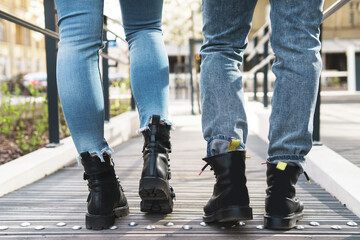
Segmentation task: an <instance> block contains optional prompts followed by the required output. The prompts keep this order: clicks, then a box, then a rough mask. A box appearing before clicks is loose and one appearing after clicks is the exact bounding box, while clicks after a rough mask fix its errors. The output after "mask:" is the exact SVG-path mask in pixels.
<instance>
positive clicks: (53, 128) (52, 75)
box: [44, 0, 60, 147]
mask: <svg viewBox="0 0 360 240" xmlns="http://www.w3.org/2000/svg"><path fill="white" fill-rule="evenodd" d="M44 13H45V28H46V29H49V30H52V31H55V4H54V1H53V0H44ZM56 48H57V46H56V40H55V39H53V38H51V37H48V36H46V37H45V49H46V69H47V70H46V71H47V98H48V112H49V142H50V144H49V145H48V147H54V146H56V145H57V144H59V143H60V136H59V106H58V90H57V85H56V54H57V52H56V51H57V49H56Z"/></svg>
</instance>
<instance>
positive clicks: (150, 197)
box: [139, 177, 174, 214]
mask: <svg viewBox="0 0 360 240" xmlns="http://www.w3.org/2000/svg"><path fill="white" fill-rule="evenodd" d="M139 196H140V198H141V199H142V201H141V203H140V210H141V211H142V212H151V213H163V214H168V213H171V212H172V211H173V198H174V193H171V192H170V186H169V182H168V181H165V180H163V179H161V178H150V177H145V178H142V179H141V180H140V185H139Z"/></svg>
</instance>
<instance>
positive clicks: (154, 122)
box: [150, 115, 160, 142]
mask: <svg viewBox="0 0 360 240" xmlns="http://www.w3.org/2000/svg"><path fill="white" fill-rule="evenodd" d="M159 124H160V116H159V115H153V116H152V118H151V129H150V131H151V136H150V141H151V142H155V136H156V132H157V127H158V125H159Z"/></svg>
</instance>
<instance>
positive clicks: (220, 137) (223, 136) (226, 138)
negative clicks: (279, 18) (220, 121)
mask: <svg viewBox="0 0 360 240" xmlns="http://www.w3.org/2000/svg"><path fill="white" fill-rule="evenodd" d="M216 139H219V140H225V141H228V142H230V141H231V140H232V139H235V138H233V137H228V136H225V135H217V136H213V137H210V138H206V139H205V140H206V141H207V142H208V144H207V150H206V157H211V156H213V154H212V152H211V147H210V146H211V144H210V143H211V142H212V141H213V140H216ZM240 141H241V143H240V148H241V149H245V144H244V143H243V140H242V139H240Z"/></svg>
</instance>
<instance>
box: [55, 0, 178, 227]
mask: <svg viewBox="0 0 360 240" xmlns="http://www.w3.org/2000/svg"><path fill="white" fill-rule="evenodd" d="M55 3H56V7H57V12H58V17H59V20H58V26H59V33H60V42H59V51H58V63H57V80H58V89H59V95H60V100H61V104H62V107H63V111H64V114H65V118H66V122H67V124H68V127H69V129H70V132H71V135H72V138H73V140H74V143H75V146H76V149H77V151H78V152H79V161H80V162H81V163H82V164H83V166H84V170H85V174H84V179H86V180H88V182H89V184H88V185H89V190H90V194H89V197H88V213H87V215H86V227H87V228H89V229H103V228H108V227H109V226H111V225H112V224H113V223H114V219H115V217H120V216H125V215H127V214H128V211H129V207H128V204H127V200H126V198H125V196H124V194H123V189H122V187H121V186H120V182H119V181H118V179H117V177H116V175H115V171H114V167H113V161H112V159H111V148H110V147H109V146H108V144H107V142H106V140H105V139H104V100H103V92H102V85H101V79H100V71H99V54H98V52H99V49H100V48H101V47H102V45H103V44H104V43H103V42H102V29H103V8H104V1H103V0H76V1H71V2H70V1H68V0H55ZM120 5H121V12H122V20H123V27H124V30H125V35H126V40H127V42H128V44H129V50H130V79H131V88H132V92H133V95H134V98H135V101H136V103H137V107H138V111H139V116H140V124H141V125H140V129H141V132H142V134H143V135H144V139H145V144H144V148H143V159H144V168H143V172H142V175H141V181H140V187H139V195H140V197H141V199H142V202H141V210H142V211H144V212H160V213H169V212H171V211H172V199H173V198H174V196H175V194H174V192H173V190H172V188H171V187H170V186H169V181H168V180H169V179H170V169H169V165H168V153H169V152H170V148H171V146H170V142H169V130H170V125H171V124H170V122H169V121H168V119H167V118H168V95H169V88H168V85H169V64H168V57H167V54H166V51H165V45H164V42H163V38H162V31H161V25H162V22H161V18H162V6H163V0H152V1H149V0H120ZM105 44H106V43H105ZM150 122H151V123H150Z"/></svg>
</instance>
